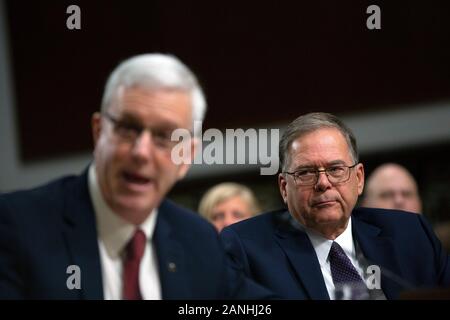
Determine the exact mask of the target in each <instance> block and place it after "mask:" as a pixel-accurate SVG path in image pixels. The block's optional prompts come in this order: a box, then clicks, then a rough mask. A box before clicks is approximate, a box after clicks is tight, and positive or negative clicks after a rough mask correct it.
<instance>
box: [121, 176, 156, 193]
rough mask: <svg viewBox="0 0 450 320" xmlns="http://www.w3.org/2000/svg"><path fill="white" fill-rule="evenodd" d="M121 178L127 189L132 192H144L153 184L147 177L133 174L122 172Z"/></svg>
mask: <svg viewBox="0 0 450 320" xmlns="http://www.w3.org/2000/svg"><path fill="white" fill-rule="evenodd" d="M122 178H123V180H124V181H125V183H126V185H127V187H128V188H129V189H132V190H134V191H145V190H147V188H148V187H149V186H150V185H151V184H152V182H153V179H152V178H150V177H149V176H146V175H142V174H139V173H134V172H123V173H122Z"/></svg>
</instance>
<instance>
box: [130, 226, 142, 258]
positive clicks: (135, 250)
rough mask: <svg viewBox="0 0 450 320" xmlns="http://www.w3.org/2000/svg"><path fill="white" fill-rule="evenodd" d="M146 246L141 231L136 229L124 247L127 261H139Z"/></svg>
mask: <svg viewBox="0 0 450 320" xmlns="http://www.w3.org/2000/svg"><path fill="white" fill-rule="evenodd" d="M145 244H146V236H145V233H144V232H143V231H142V230H141V229H137V230H136V231H135V233H134V235H133V237H132V238H131V240H130V241H129V242H128V244H127V246H126V255H127V260H128V259H132V260H139V261H140V260H141V258H142V256H143V255H144V251H145Z"/></svg>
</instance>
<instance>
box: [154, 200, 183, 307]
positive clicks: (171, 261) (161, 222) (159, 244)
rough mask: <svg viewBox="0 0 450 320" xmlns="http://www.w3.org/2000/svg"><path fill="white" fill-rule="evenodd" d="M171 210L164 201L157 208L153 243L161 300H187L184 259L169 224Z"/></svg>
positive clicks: (174, 233) (174, 232) (174, 231)
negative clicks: (156, 259) (159, 280)
mask: <svg viewBox="0 0 450 320" xmlns="http://www.w3.org/2000/svg"><path fill="white" fill-rule="evenodd" d="M171 210H173V209H172V208H170V206H168V204H167V202H166V201H164V202H163V203H162V204H161V206H160V207H159V209H158V220H157V222H156V228H155V235H154V240H153V241H154V247H155V250H156V255H157V257H158V265H159V276H160V279H161V291H162V298H163V299H185V298H189V289H188V284H187V283H186V279H187V278H188V277H187V276H186V274H185V273H186V268H185V257H184V251H183V247H182V245H181V243H180V242H179V241H178V240H177V239H176V238H175V235H176V230H173V226H172V225H171V224H170V222H169V221H170V215H171Z"/></svg>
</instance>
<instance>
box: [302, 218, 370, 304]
mask: <svg viewBox="0 0 450 320" xmlns="http://www.w3.org/2000/svg"><path fill="white" fill-rule="evenodd" d="M304 229H305V232H306V234H307V235H308V237H309V240H310V241H311V244H312V245H313V247H314V250H315V251H316V255H317V259H318V260H319V264H320V270H321V271H322V275H323V279H324V281H325V285H326V287H327V291H328V295H329V296H330V299H331V300H334V299H335V286H334V283H333V277H332V276H331V267H330V260H329V259H328V254H329V253H330V249H331V245H332V244H333V240H329V239H327V238H324V237H323V236H322V235H321V234H319V233H318V232H316V231H314V230H311V229H307V228H304ZM334 241H336V242H337V243H338V244H339V245H340V246H341V247H342V249H343V250H344V252H345V254H346V255H347V257H348V258H349V259H350V261H351V263H352V264H353V266H354V267H355V269H356V271H358V273H359V275H360V276H361V279H364V280H365V279H366V278H367V275H366V273H365V268H364V266H365V265H366V263H365V261H364V257H363V255H362V252H357V250H356V247H355V243H354V240H353V236H352V221H351V218H350V219H349V221H348V224H347V228H346V229H345V230H344V232H343V233H341V234H340V235H339V236H338V237H337V238H336V239H335V240H334Z"/></svg>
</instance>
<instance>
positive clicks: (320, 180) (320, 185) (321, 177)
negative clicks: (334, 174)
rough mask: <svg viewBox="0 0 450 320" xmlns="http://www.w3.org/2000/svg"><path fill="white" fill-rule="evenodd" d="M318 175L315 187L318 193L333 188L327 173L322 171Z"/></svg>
mask: <svg viewBox="0 0 450 320" xmlns="http://www.w3.org/2000/svg"><path fill="white" fill-rule="evenodd" d="M317 174H318V176H317V182H316V185H315V189H316V190H317V191H324V190H327V189H329V188H331V187H332V184H331V182H330V180H328V176H327V174H326V172H323V171H320V172H318V173H317Z"/></svg>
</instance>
